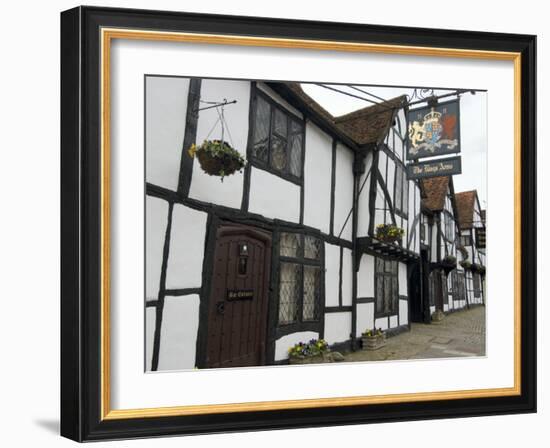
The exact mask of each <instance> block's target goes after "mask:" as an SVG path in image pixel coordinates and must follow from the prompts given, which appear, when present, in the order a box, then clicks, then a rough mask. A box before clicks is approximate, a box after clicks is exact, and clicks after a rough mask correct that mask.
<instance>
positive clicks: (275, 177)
mask: <svg viewBox="0 0 550 448" xmlns="http://www.w3.org/2000/svg"><path fill="white" fill-rule="evenodd" d="M145 84H146V86H145V95H146V112H145V114H146V116H145V123H146V135H145V145H146V173H145V177H146V199H145V201H146V285H145V291H146V294H145V295H146V297H145V304H146V359H145V367H146V370H178V369H189V368H194V367H198V368H205V367H231V366H252V365H262V364H278V363H284V362H286V360H287V358H288V349H289V348H290V347H291V346H292V345H294V344H295V343H297V342H300V341H308V340H310V339H317V338H323V339H325V340H326V341H327V342H328V343H329V344H330V345H331V346H332V347H333V348H336V349H341V350H346V349H355V348H357V347H358V344H359V340H360V338H361V333H362V332H364V331H365V330H367V329H372V328H381V329H382V330H385V331H387V332H389V333H390V334H391V333H397V332H401V331H406V330H408V329H409V328H410V323H411V320H416V321H426V322H427V321H429V317H430V315H431V313H433V311H435V309H436V308H437V307H440V308H441V309H442V311H444V312H447V311H450V310H453V309H458V308H461V307H464V306H466V305H467V301H466V300H465V299H464V298H463V295H462V291H459V289H458V288H459V286H457V285H458V283H459V282H460V281H462V278H463V277H461V276H462V275H465V274H462V272H464V270H463V269H462V268H461V267H460V266H459V267H458V269H456V271H457V272H459V274H458V277H456V276H454V274H452V273H451V275H447V274H448V273H446V272H444V270H442V269H440V265H439V263H440V262H441V261H442V257H444V256H445V255H446V254H453V255H454V256H455V257H456V256H457V253H458V252H459V249H458V248H459V246H460V244H459V239H460V237H461V232H462V230H463V227H462V225H459V221H458V219H457V218H456V217H457V205H456V202H455V199H454V191H453V186H452V179H450V178H441V179H447V180H446V181H445V182H446V185H445V188H443V190H444V192H443V199H442V205H441V207H439V206H438V207H435V208H434V207H432V206H430V202H429V201H430V197H431V196H430V195H431V194H432V189H431V187H430V181H423V182H418V181H409V180H407V175H406V169H405V151H406V142H407V128H408V126H407V103H406V97H404V96H401V97H397V98H394V99H392V100H389V101H386V102H383V103H380V104H377V105H374V106H370V107H366V108H364V109H361V110H358V111H355V112H352V113H350V114H347V115H344V116H340V117H333V116H332V115H331V114H330V113H328V112H327V111H326V110H325V109H323V108H322V107H321V106H320V105H319V104H318V103H316V102H315V101H314V100H313V99H312V98H311V97H309V96H308V95H307V94H306V93H305V92H304V91H303V90H302V88H301V87H300V85H299V84H296V83H274V82H273V83H271V82H254V81H235V80H220V79H199V78H181V77H165V76H162V77H161V76H147V77H146V78H145ZM225 99H227V100H230V101H235V103H233V104H231V106H228V107H226V108H225V112H224V116H223V120H224V123H225V130H224V131H222V130H220V129H217V128H216V122H217V120H218V119H219V118H220V116H219V110H218V109H217V108H207V107H205V108H201V105H203V104H205V103H206V102H208V103H212V102H220V101H223V100H225ZM220 132H225V138H228V139H230V141H231V145H232V146H233V147H234V148H235V149H237V150H238V151H239V152H241V153H242V154H243V155H244V156H245V157H246V159H247V165H246V167H245V169H244V170H243V172H242V173H235V174H234V175H231V176H228V177H226V178H225V179H224V180H223V182H221V181H220V179H219V178H218V177H215V176H209V175H207V174H206V173H205V172H203V171H202V170H201V168H200V166H199V164H198V163H197V161H196V160H195V159H193V158H191V157H190V156H189V155H188V154H187V149H188V148H190V147H191V145H192V144H194V143H201V142H202V141H203V140H205V139H208V138H216V139H220V138H222V135H220ZM441 182H443V181H441ZM438 191H439V190H438ZM380 224H391V225H393V226H396V227H398V228H401V229H403V235H402V238H401V239H400V240H399V241H398V242H396V243H388V242H384V241H382V240H380V239H379V238H377V233H376V232H377V231H376V229H377V227H378V226H379V225H380ZM464 230H466V228H465V227H464ZM460 247H462V246H460ZM483 263H484V262H483ZM442 272H443V274H442ZM438 276H439V277H438ZM436 278H438V279H439V280H436ZM457 279H458V280H457ZM464 281H465V280H464ZM437 282H440V283H441V282H450V284H451V289H445V291H447V292H446V293H445V295H446V297H445V296H444V295H443V294H444V293H443V291H444V289H443V288H442V287H441V288H439V289H438V291H441V298H439V296H437V295H436V294H435V293H434V291H435V290H436V288H438V286H437V285H438V283H437ZM472 282H473V279H472ZM449 291H450V292H449ZM449 297H451V298H452V299H451V300H449ZM440 299H441V300H440Z"/></svg>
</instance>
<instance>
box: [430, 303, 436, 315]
mask: <svg viewBox="0 0 550 448" xmlns="http://www.w3.org/2000/svg"><path fill="white" fill-rule="evenodd" d="M433 313H435V305H432V306H431V307H430V314H433Z"/></svg>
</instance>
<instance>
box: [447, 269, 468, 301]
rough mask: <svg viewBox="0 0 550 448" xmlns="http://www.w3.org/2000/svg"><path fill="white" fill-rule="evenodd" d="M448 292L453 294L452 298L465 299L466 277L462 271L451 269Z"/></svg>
mask: <svg viewBox="0 0 550 448" xmlns="http://www.w3.org/2000/svg"><path fill="white" fill-rule="evenodd" d="M449 292H450V294H451V295H452V296H453V300H465V299H466V277H465V276H464V272H460V271H457V270H453V271H451V291H449Z"/></svg>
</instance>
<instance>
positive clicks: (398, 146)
mask: <svg viewBox="0 0 550 448" xmlns="http://www.w3.org/2000/svg"><path fill="white" fill-rule="evenodd" d="M394 129H395V131H396V133H395V136H394V138H393V142H394V146H393V148H394V151H395V153H396V154H397V156H398V157H399V158H401V154H404V152H403V147H404V146H405V145H404V144H403V140H401V138H400V137H399V130H398V128H397V126H395V127H394Z"/></svg>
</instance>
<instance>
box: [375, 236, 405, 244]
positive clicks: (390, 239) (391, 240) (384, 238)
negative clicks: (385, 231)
mask: <svg viewBox="0 0 550 448" xmlns="http://www.w3.org/2000/svg"><path fill="white" fill-rule="evenodd" d="M377 239H378V240H379V241H382V242H383V243H388V244H393V243H396V242H398V241H400V240H401V238H400V237H398V236H394V237H392V236H378V237H377Z"/></svg>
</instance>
